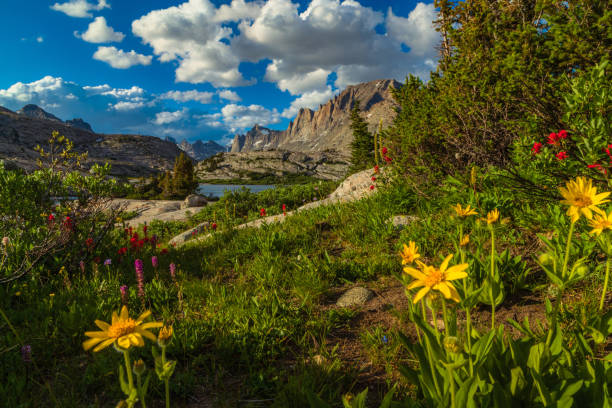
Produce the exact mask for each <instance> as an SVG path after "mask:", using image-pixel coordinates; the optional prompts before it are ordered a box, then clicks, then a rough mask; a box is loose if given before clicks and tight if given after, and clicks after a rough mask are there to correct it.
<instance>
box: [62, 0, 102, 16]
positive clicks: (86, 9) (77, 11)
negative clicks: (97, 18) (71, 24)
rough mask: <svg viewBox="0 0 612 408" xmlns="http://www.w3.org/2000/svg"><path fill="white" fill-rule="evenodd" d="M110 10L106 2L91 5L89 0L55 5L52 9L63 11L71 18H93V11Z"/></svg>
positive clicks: (72, 0) (74, 0)
mask: <svg viewBox="0 0 612 408" xmlns="http://www.w3.org/2000/svg"><path fill="white" fill-rule="evenodd" d="M105 8H110V5H109V4H108V3H107V2H106V0H98V4H92V3H89V2H88V1H87V0H70V1H67V2H66V3H55V4H54V5H52V6H51V9H53V10H56V11H61V12H62V13H64V14H66V15H68V16H70V17H81V18H84V17H93V16H92V14H91V13H90V12H91V11H100V10H103V9H105Z"/></svg>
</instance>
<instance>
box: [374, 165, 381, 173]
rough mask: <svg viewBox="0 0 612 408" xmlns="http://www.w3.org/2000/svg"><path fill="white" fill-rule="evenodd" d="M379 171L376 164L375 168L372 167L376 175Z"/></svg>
mask: <svg viewBox="0 0 612 408" xmlns="http://www.w3.org/2000/svg"><path fill="white" fill-rule="evenodd" d="M379 170H380V168H379V167H378V164H377V165H376V166H374V173H378V171H379Z"/></svg>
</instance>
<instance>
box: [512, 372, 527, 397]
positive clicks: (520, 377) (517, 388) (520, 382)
mask: <svg viewBox="0 0 612 408" xmlns="http://www.w3.org/2000/svg"><path fill="white" fill-rule="evenodd" d="M526 384H527V382H526V381H525V374H524V373H523V369H522V368H521V367H514V368H513V369H511V370H510V392H511V393H512V395H517V394H519V393H521V392H522V390H523V388H525V385H526Z"/></svg>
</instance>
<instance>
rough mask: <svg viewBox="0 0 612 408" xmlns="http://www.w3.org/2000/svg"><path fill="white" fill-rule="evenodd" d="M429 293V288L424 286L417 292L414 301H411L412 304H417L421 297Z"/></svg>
mask: <svg viewBox="0 0 612 408" xmlns="http://www.w3.org/2000/svg"><path fill="white" fill-rule="evenodd" d="M427 292H429V286H425V287H424V288H422V289H421V290H419V291H418V293H417V294H416V296H415V297H414V299H412V303H417V302H418V301H419V300H421V298H422V297H423V296H425V295H426V294H427Z"/></svg>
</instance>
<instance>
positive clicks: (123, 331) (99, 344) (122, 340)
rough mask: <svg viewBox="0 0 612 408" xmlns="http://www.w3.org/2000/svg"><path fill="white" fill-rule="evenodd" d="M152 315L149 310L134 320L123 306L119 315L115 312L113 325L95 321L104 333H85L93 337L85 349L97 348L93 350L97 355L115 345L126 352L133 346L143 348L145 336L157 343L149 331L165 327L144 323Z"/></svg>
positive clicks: (84, 345)
mask: <svg viewBox="0 0 612 408" xmlns="http://www.w3.org/2000/svg"><path fill="white" fill-rule="evenodd" d="M150 315H151V312H150V311H148V310H147V311H146V312H144V313H143V314H141V315H140V316H138V318H137V319H136V320H134V319H132V318H131V317H130V316H129V314H128V310H127V307H126V306H123V307H122V308H121V313H120V314H119V315H117V312H113V317H112V322H111V324H108V323H106V322H103V321H101V320H96V321H95V323H96V326H98V327H99V328H100V329H102V331H95V332H85V335H86V336H87V337H91V339H89V340H85V341H84V342H83V348H84V349H85V350H89V349H90V348H92V347H93V346H96V348H94V350H93V351H94V353H95V352H98V351H100V350H102V349H104V348H106V347H108V346H110V345H111V344H113V343H115V344H116V346H118V347H119V348H122V349H124V350H127V349H129V348H130V347H132V346H137V347H142V346H144V340H143V336H144V337H146V338H148V339H149V340H152V341H156V340H157V337H155V335H154V334H153V333H151V332H149V331H147V329H154V328H158V327H162V326H163V325H162V323H161V322H149V323H143V321H144V320H145V319H146V318H147V317H149V316H150Z"/></svg>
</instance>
